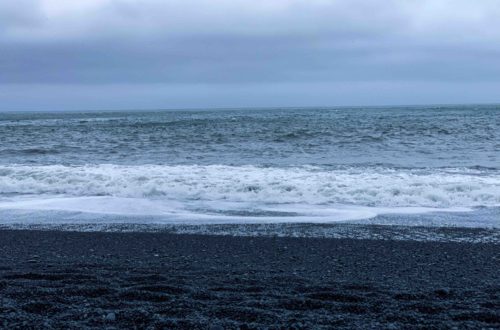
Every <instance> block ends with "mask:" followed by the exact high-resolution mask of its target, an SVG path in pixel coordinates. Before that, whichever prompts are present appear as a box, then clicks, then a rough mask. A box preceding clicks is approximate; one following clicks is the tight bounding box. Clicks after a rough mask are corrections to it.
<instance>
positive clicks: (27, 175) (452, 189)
mask: <svg viewBox="0 0 500 330" xmlns="http://www.w3.org/2000/svg"><path fill="white" fill-rule="evenodd" d="M29 195H32V196H43V195H47V196H54V195H56V196H65V197H98V196H101V197H102V196H107V197H118V198H140V199H146V200H171V201H181V202H186V201H187V202H189V201H191V202H195V201H199V202H210V201H223V202H235V203H238V202H245V203H253V204H254V205H256V204H259V205H260V204H261V205H266V204H301V205H337V204H340V205H355V206H367V207H430V208H451V207H479V206H486V207H488V206H498V205H500V173H499V172H498V171H496V170H482V169H450V168H448V169H429V170H414V169H413V170H412V169H393V168H376V167H367V168H361V167H352V168H348V167H345V168H325V167H313V166H301V167H258V166H223V165H209V166H201V165H199V166H198V165H186V166H180V165H177V166H169V165H138V166H119V165H92V166H91V165H88V166H63V165H47V166H27V165H6V166H0V196H4V197H5V196H10V197H9V198H12V196H29Z"/></svg>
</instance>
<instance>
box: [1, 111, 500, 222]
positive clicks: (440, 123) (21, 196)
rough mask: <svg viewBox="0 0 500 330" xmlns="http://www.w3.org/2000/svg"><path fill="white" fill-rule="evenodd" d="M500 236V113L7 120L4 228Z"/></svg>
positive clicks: (88, 115) (98, 115)
mask: <svg viewBox="0 0 500 330" xmlns="http://www.w3.org/2000/svg"><path fill="white" fill-rule="evenodd" d="M89 222H91V223H121V222H127V223H155V224H162V223H165V224H167V223H168V224H171V223H183V224H186V223H187V224H188V223H205V224H206V223H242V222H243V223H276V222H285V223H287V222H301V223H302V222H315V223H330V222H353V223H379V224H405V225H438V226H469V227H470V226H472V227H500V106H411V107H410V106H408V107H356V108H305V109H301V108H297V109H235V110H199V111H194V110H191V111H180V110H179V111H129V112H116V111H107V112H43V113H42V112H29V113H27V112H4V113H0V224H2V223H4V224H6V223H42V224H44V223H46V224H51V223H89Z"/></svg>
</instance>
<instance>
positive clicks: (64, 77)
mask: <svg viewBox="0 0 500 330" xmlns="http://www.w3.org/2000/svg"><path fill="white" fill-rule="evenodd" d="M499 41H500V6H499V5H498V2H497V1H495V0H482V1H465V0H454V1H447V0H421V1H417V0H408V1H394V0H392V1H391V0H389V1H380V0H349V1H347V0H342V1H335V0H331V1H327V0H308V1H306V0H267V1H263V0H254V1H250V0H232V1H230V0H212V1H208V0H184V1H180V0H179V1H178V0H171V1H160V0H143V1H138V0H135V1H133V0H81V1H63V0H17V1H15V2H14V1H7V0H3V1H2V0H0V102H1V104H3V105H2V107H1V109H0V110H16V109H32V110H36V109H38V108H40V109H44V110H50V109H54V110H56V109H86V108H89V109H90V108H92V109H99V108H135V107H146V108H171V107H226V106H238V107H239V106H266V105H269V106H296V105H297V106H302V105H347V104H352V105H357V104H374V105H378V104H401V103H402V104H413V103H461V102H498V101H499V99H498V95H497V93H496V92H495V90H496V89H497V88H499V87H500V60H499V59H500V42H499ZM143 98H147V100H144V99H143Z"/></svg>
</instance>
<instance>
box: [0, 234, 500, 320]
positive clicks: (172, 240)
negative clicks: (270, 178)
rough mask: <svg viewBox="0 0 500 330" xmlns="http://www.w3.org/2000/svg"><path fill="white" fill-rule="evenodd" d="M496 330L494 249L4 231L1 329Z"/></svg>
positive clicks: (497, 252) (498, 256)
mask: <svg viewBox="0 0 500 330" xmlns="http://www.w3.org/2000/svg"><path fill="white" fill-rule="evenodd" d="M238 326H239V327H241V328H269V327H271V328H294V327H295V328H321V327H324V328H332V327H336V328H342V327H346V328H401V327H403V328H433V327H434V328H453V327H456V328H500V245H497V244H492V243H489V244H485V243H464V242H417V241H392V240H355V239H332V238H286V237H280V238H274V237H231V236H211V235H176V234H169V233H99V232H93V233H78V232H62V231H33V230H17V231H16V230H2V231H0V327H3V328H9V329H11V328H16V327H17V328H50V327H55V328H62V327H64V328H68V327H70V328H76V327H96V328H102V327H108V328H133V327H140V328H142V327H150V328H210V327H212V328H213V329H222V328H237V327H238Z"/></svg>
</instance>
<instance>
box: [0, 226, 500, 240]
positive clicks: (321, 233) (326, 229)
mask: <svg viewBox="0 0 500 330" xmlns="http://www.w3.org/2000/svg"><path fill="white" fill-rule="evenodd" d="M0 230H37V231H67V232H110V233H115V232H116V233H134V232H137V233H168V234H192V235H215V236H244V237H303V238H334V239H362V240H397V241H419V242H430V241H433V242H457V243H459V242H464V243H490V244H500V228H498V227H490V228H486V227H476V228H474V227H459V226H441V227H439V226H425V225H406V226H405V225H393V224H360V223H346V222H337V223H261V224H257V223H247V224H245V223H240V224H231V223H228V224H154V223H150V224H144V223H101V224H99V223H61V224H34V223H28V224H23V223H10V224H0Z"/></svg>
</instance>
